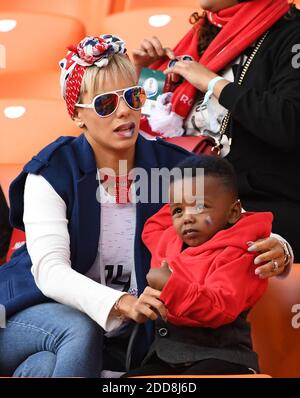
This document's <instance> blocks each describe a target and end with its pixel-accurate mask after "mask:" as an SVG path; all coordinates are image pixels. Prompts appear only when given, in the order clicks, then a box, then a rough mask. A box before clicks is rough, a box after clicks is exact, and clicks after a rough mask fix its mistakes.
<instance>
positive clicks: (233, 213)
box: [228, 199, 242, 225]
mask: <svg viewBox="0 0 300 398" xmlns="http://www.w3.org/2000/svg"><path fill="white" fill-rule="evenodd" d="M241 213H242V206H241V201H240V200H239V199H238V200H236V201H235V202H234V203H233V204H232V206H231V209H230V211H229V217H228V223H229V224H232V225H233V224H235V223H236V222H237V221H238V220H239V219H240V217H241Z"/></svg>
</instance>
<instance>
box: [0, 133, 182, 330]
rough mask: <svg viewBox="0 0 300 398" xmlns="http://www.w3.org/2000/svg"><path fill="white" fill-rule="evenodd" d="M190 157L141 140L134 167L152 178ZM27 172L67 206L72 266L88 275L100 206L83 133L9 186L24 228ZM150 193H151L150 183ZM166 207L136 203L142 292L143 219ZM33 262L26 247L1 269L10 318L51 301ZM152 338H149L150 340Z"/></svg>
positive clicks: (145, 264)
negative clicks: (46, 184)
mask: <svg viewBox="0 0 300 398" xmlns="http://www.w3.org/2000/svg"><path fill="white" fill-rule="evenodd" d="M189 154H190V153H189V152H187V151H185V150H184V149H182V148H179V147H177V146H174V145H171V144H168V143H166V142H164V141H163V140H158V141H148V140H145V139H144V138H143V137H142V136H139V138H138V140H137V144H136V157H135V167H141V168H143V169H145V170H146V172H147V173H148V175H150V172H151V169H152V168H159V169H160V168H162V167H167V168H169V169H171V168H173V167H174V166H175V165H176V164H177V163H179V162H180V161H181V160H183V159H184V158H185V157H186V156H188V155H189ZM28 173H32V174H39V175H42V176H43V177H44V178H45V179H46V180H47V181H48V182H49V183H50V184H51V185H52V187H53V188H54V189H55V191H56V192H57V193H58V194H59V195H60V197H61V198H62V199H63V200H64V202H65V203H66V206H67V218H68V221H69V224H68V229H69V234H70V247H71V264H72V267H73V268H74V269H75V270H76V271H78V272H80V273H82V274H85V273H86V272H87V271H88V270H89V269H90V267H91V266H92V265H93V263H94V261H95V258H96V255H97V250H98V242H99V235H100V211H101V206H100V204H99V202H98V201H97V199H96V191H97V189H98V183H99V182H98V180H97V179H96V173H97V168H96V162H95V157H94V153H93V150H92V148H91V146H90V145H89V143H88V141H87V140H86V138H85V136H84V135H81V136H80V137H78V138H75V137H60V138H58V139H57V140H56V141H54V142H53V143H51V144H50V145H48V146H47V147H46V148H44V149H43V150H42V151H41V152H40V153H39V154H38V155H37V156H34V157H33V158H32V160H31V161H30V162H29V163H27V164H26V165H25V167H24V169H23V171H22V173H21V174H20V175H19V176H18V177H17V178H16V179H15V180H14V181H13V183H12V184H11V186H10V203H11V213H10V221H11V224H12V225H13V226H14V227H15V228H18V229H22V230H24V224H23V210H24V209H23V195H24V185H25V181H26V177H27V174H28ZM148 182H149V195H150V194H151V179H150V178H149V179H148ZM161 206H162V203H153V204H151V203H137V208H136V214H137V215H136V217H137V220H136V235H135V251H134V256H135V271H136V277H137V285H138V290H139V293H141V292H142V291H143V290H144V288H145V286H146V274H147V272H148V269H149V265H150V253H149V251H148V250H147V249H146V247H145V246H144V244H143V243H142V241H141V233H142V229H143V226H144V223H145V221H146V220H147V219H148V218H149V217H150V216H151V215H153V214H154V213H155V212H156V211H158V210H159V209H160V207H161ZM31 266H32V263H31V259H30V257H29V254H28V252H27V248H26V245H24V246H23V247H21V248H20V249H18V250H17V251H16V252H15V254H14V256H13V257H12V259H11V261H9V262H8V263H6V264H5V265H3V266H2V267H0V304H2V305H4V306H5V308H6V312H7V316H11V315H12V314H14V313H16V312H18V311H20V310H22V309H24V308H27V307H29V306H32V305H35V304H39V303H42V302H45V301H49V299H48V298H47V297H45V296H44V295H43V294H42V292H41V291H40V290H39V289H38V287H37V286H36V284H35V281H34V279H33V276H32V274H31V271H30V268H31ZM148 337H149V336H148Z"/></svg>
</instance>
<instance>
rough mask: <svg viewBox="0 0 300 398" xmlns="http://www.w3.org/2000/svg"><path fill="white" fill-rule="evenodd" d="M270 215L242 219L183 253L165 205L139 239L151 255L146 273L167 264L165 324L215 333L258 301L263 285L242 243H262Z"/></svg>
mask: <svg viewBox="0 0 300 398" xmlns="http://www.w3.org/2000/svg"><path fill="white" fill-rule="evenodd" d="M272 220H273V216H272V214H271V213H243V214H242V216H241V218H240V220H239V221H238V222H237V223H236V224H234V225H233V226H232V227H231V228H228V229H225V230H221V231H219V232H218V233H217V234H215V235H214V236H213V237H212V238H211V239H210V240H208V241H207V242H205V243H203V244H202V245H200V246H197V247H189V248H187V249H185V250H184V251H181V249H182V244H183V242H182V240H181V238H180V237H179V236H178V235H177V233H176V231H175V229H174V228H173V226H172V225H171V213H170V206H169V205H165V206H164V207H163V208H162V209H161V210H160V211H159V212H158V213H156V214H155V215H154V216H152V217H150V218H149V220H148V221H147V222H146V224H145V227H144V231H143V235H142V239H143V241H144V243H145V245H146V246H147V248H148V249H149V250H150V252H151V254H152V261H151V267H160V265H161V262H162V260H166V261H167V262H168V264H169V267H170V268H171V270H172V275H171V276H170V278H169V280H168V282H167V283H166V285H165V286H164V288H163V290H162V293H161V296H160V298H161V300H162V301H163V302H164V304H165V305H166V307H167V308H168V317H167V318H168V321H169V322H171V323H173V324H175V325H182V326H191V327H209V328H217V327H219V326H221V325H224V324H227V323H231V322H233V321H234V320H235V319H236V318H237V317H238V316H239V315H240V314H241V313H242V312H243V311H245V310H247V309H250V308H251V307H252V306H253V305H254V304H255V303H256V302H257V301H258V300H259V299H260V297H261V296H262V295H263V293H264V292H265V290H266V288H267V280H265V279H260V278H259V277H258V276H257V275H255V273H254V271H255V266H254V264H253V260H254V258H255V256H256V255H257V254H256V253H250V252H248V251H247V249H248V246H247V242H249V241H253V242H255V241H256V240H258V239H262V238H267V237H269V236H270V233H271V230H272Z"/></svg>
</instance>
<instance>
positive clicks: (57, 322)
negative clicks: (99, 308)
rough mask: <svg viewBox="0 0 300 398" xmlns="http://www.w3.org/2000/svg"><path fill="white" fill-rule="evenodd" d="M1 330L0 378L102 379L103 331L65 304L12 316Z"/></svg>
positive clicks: (45, 305)
mask: <svg viewBox="0 0 300 398" xmlns="http://www.w3.org/2000/svg"><path fill="white" fill-rule="evenodd" d="M6 326H7V327H6V329H0V376H16V377H30V376H32V377H100V373H101V370H102V359H103V334H104V331H103V329H102V328H101V327H100V326H99V325H97V324H96V322H94V321H93V320H92V319H90V318H89V317H88V316H87V315H85V314H83V313H81V312H79V311H77V310H75V309H73V308H71V307H68V306H65V305H63V304H58V303H46V304H40V305H36V306H33V307H30V308H27V309H25V310H23V311H21V312H19V313H18V314H15V315H13V316H12V317H11V318H10V319H9V320H8V321H7V325H6Z"/></svg>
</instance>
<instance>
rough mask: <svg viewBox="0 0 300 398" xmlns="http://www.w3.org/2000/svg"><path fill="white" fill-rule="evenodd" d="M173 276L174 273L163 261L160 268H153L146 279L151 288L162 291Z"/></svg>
mask: <svg viewBox="0 0 300 398" xmlns="http://www.w3.org/2000/svg"><path fill="white" fill-rule="evenodd" d="M171 275H172V272H171V270H170V268H169V265H168V263H167V262H166V261H165V260H164V261H162V263H161V267H160V268H151V269H150V271H149V272H148V274H147V277H146V278H147V281H148V284H149V286H150V287H152V288H153V289H156V290H160V291H161V290H162V289H163V288H164V286H165V284H166V283H167V282H168V280H169V278H170V276H171Z"/></svg>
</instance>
